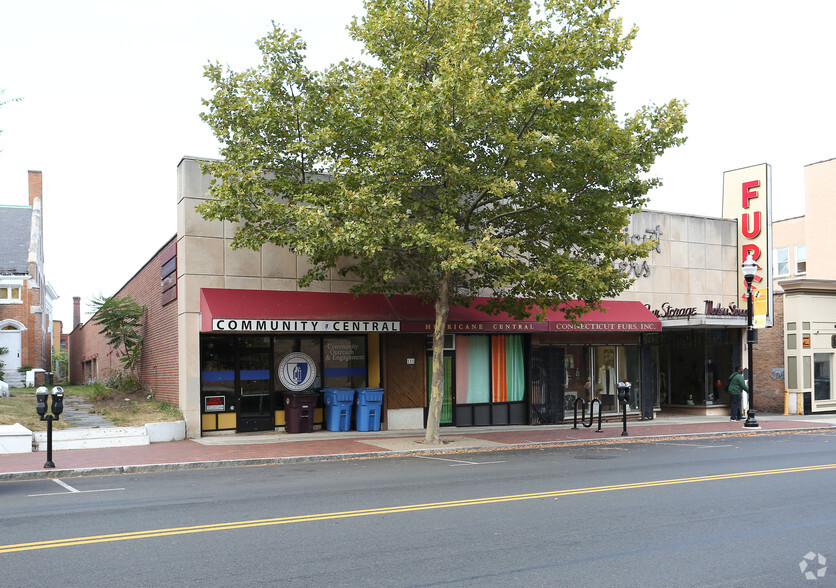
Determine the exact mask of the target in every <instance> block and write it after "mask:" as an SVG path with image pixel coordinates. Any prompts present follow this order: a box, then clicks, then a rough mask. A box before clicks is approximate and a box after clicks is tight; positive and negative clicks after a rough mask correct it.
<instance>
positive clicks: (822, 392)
mask: <svg viewBox="0 0 836 588" xmlns="http://www.w3.org/2000/svg"><path fill="white" fill-rule="evenodd" d="M832 363H833V354H832V353H815V354H813V397H814V398H815V399H816V400H831V399H832V398H833V391H832V390H833V385H832V378H833V376H832V374H833V372H832Z"/></svg>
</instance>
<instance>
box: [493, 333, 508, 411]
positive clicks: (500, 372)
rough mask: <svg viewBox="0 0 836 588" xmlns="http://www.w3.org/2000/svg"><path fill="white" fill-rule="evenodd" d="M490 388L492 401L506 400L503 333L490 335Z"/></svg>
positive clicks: (506, 386)
mask: <svg viewBox="0 0 836 588" xmlns="http://www.w3.org/2000/svg"><path fill="white" fill-rule="evenodd" d="M491 390H492V391H493V395H492V396H493V401H494V402H507V401H508V377H507V374H506V363H505V335H492V336H491Z"/></svg>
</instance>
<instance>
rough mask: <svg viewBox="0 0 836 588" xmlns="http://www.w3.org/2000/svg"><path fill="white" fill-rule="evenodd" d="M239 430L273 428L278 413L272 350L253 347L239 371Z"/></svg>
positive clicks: (265, 429) (244, 357) (242, 360)
mask: <svg viewBox="0 0 836 588" xmlns="http://www.w3.org/2000/svg"><path fill="white" fill-rule="evenodd" d="M238 382H239V389H238V432H239V433H244V432H248V431H272V430H273V428H274V427H275V415H274V408H273V402H272V394H271V386H270V382H271V379H270V352H269V350H264V351H261V350H249V351H248V353H247V354H245V355H243V356H242V357H241V368H240V371H239V372H238Z"/></svg>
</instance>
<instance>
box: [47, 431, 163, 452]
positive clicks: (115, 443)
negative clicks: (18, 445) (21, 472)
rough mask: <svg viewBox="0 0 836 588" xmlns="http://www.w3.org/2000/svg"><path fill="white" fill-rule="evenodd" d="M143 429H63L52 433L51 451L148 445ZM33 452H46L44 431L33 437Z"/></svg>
mask: <svg viewBox="0 0 836 588" xmlns="http://www.w3.org/2000/svg"><path fill="white" fill-rule="evenodd" d="M150 443H151V441H150V439H149V437H148V432H147V430H146V428H145V427H101V428H97V429H64V430H61V431H53V432H52V449H53V450H56V451H57V450H61V449H99V448H102V447H130V446H135V445H150ZM33 446H34V451H46V431H38V432H36V433H35V435H34V441H33Z"/></svg>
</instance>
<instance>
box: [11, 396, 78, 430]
mask: <svg viewBox="0 0 836 588" xmlns="http://www.w3.org/2000/svg"><path fill="white" fill-rule="evenodd" d="M9 392H10V394H11V397H10V398H0V425H13V424H15V423H20V424H21V425H23V426H24V427H26V428H27V429H29V430H30V431H46V421H42V420H41V417H39V416H38V413H36V412H35V404H36V402H37V401H36V400H35V389H34V388H12V389H10V390H9ZM66 426H67V425H66V423H64V422H63V421H52V429H53V430H58V429H64V428H66Z"/></svg>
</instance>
